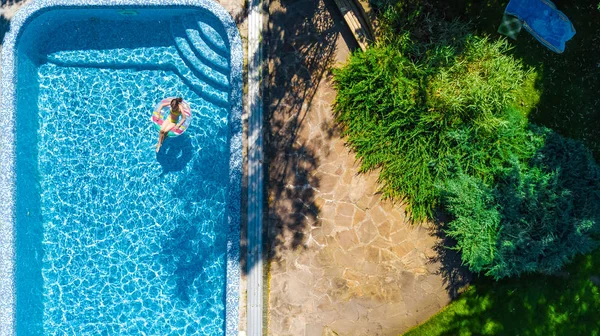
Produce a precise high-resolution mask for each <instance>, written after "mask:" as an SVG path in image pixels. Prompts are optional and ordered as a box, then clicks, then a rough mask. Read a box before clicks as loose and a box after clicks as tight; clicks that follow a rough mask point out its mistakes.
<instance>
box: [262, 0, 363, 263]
mask: <svg viewBox="0 0 600 336" xmlns="http://www.w3.org/2000/svg"><path fill="white" fill-rule="evenodd" d="M269 13H270V18H269V27H268V35H267V36H268V52H267V53H266V54H267V55H268V57H267V59H268V61H267V62H268V64H267V68H268V82H267V83H266V85H265V97H264V101H265V112H266V113H265V121H266V122H265V125H266V126H267V131H266V132H267V135H266V146H265V149H266V150H265V152H266V153H265V154H266V155H265V156H266V158H267V162H265V168H266V169H265V174H266V177H265V178H266V179H267V181H268V190H267V196H268V197H267V199H268V213H267V214H266V220H265V224H266V235H267V241H268V244H269V246H266V250H267V251H269V252H268V253H266V254H265V258H267V259H268V260H274V259H277V258H278V256H279V255H280V254H281V253H282V251H284V250H287V249H302V248H304V247H305V244H306V240H307V238H308V237H307V236H306V232H307V231H310V230H309V229H310V227H311V226H318V225H319V221H318V219H317V217H318V214H319V208H318V206H317V203H316V201H315V191H314V190H315V189H317V188H319V179H318V178H317V177H316V176H315V172H316V169H317V167H318V166H319V161H320V160H319V156H320V150H321V148H319V147H318V145H315V144H318V143H319V140H320V141H321V142H320V143H322V141H326V140H328V139H330V138H331V137H333V136H335V135H338V134H339V130H338V129H337V127H336V126H335V125H330V124H327V125H324V124H322V125H320V127H322V128H324V129H323V130H322V138H321V139H318V140H317V141H316V142H312V141H311V142H310V143H306V142H304V141H305V139H306V138H307V137H306V136H304V137H301V136H300V133H304V132H306V133H304V134H305V135H306V134H308V133H309V132H310V131H311V128H310V126H309V124H308V119H309V118H314V117H315V116H316V115H317V114H319V113H321V111H322V107H323V106H322V104H321V101H320V97H316V95H317V94H318V90H319V88H320V87H321V85H322V83H323V81H325V80H328V79H330V68H331V67H332V66H333V65H334V64H335V61H336V49H337V43H338V39H340V36H341V38H343V39H344V40H345V42H346V43H353V42H352V41H353V40H351V38H350V36H351V35H350V31H349V30H348V28H347V27H346V26H345V24H344V22H343V19H342V18H341V15H340V13H339V10H338V9H337V7H335V4H334V3H333V1H331V0H325V1H308V0H300V1H294V0H281V1H272V2H271V4H270V8H269ZM354 43H355V42H354ZM351 45H352V44H351ZM353 46H354V45H353ZM309 111H310V112H309ZM309 114H310V116H309ZM313 138H314V137H313Z"/></svg>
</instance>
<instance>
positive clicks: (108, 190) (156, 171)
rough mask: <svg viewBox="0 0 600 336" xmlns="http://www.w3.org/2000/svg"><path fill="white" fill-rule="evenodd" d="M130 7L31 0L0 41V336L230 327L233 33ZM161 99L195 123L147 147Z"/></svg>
mask: <svg viewBox="0 0 600 336" xmlns="http://www.w3.org/2000/svg"><path fill="white" fill-rule="evenodd" d="M141 2H142V1H136V0H125V1H119V2H118V4H119V6H118V7H116V6H115V5H114V4H115V2H114V1H103V2H98V1H94V6H87V4H86V1H83V0H78V1H67V0H63V1H56V0H53V1H50V0H47V1H46V0H43V1H36V2H34V3H33V4H32V5H31V6H29V7H28V8H26V9H25V10H23V11H22V12H20V13H19V14H18V15H17V16H16V17H15V18H14V19H13V22H12V24H11V31H10V32H9V34H7V36H6V38H5V42H4V45H3V64H2V70H3V74H2V79H3V80H2V85H3V92H2V98H3V99H2V113H1V114H0V115H1V117H0V120H1V121H2V124H3V125H5V126H4V127H5V132H2V135H0V137H1V141H2V142H1V144H2V147H1V148H0V155H1V159H2V165H1V173H2V174H1V175H2V176H1V177H0V184H1V185H2V186H3V188H2V191H1V197H2V199H3V204H2V205H1V206H0V211H1V214H2V218H1V219H0V220H1V222H0V242H1V244H0V258H1V259H0V262H1V264H0V266H1V267H2V269H1V270H0V285H1V287H0V295H1V297H0V323H1V326H0V333H1V334H2V335H7V334H14V333H15V332H16V334H19V335H20V334H23V335H34V334H35V335H40V334H47V335H55V334H65V335H84V334H85V335H87V334H89V335H117V334H119V335H125V334H128V335H133V334H135V335H142V334H147V335H234V334H237V302H238V301H237V300H238V279H239V263H238V259H239V251H238V250H239V220H240V181H241V121H240V115H241V57H242V54H241V53H242V52H241V43H240V39H239V35H238V32H237V28H236V26H235V23H234V22H233V20H232V18H231V17H230V16H229V14H227V13H226V12H225V10H224V9H222V8H221V7H220V6H219V5H218V4H216V3H214V2H213V1H211V0H207V1H172V3H169V2H168V1H143V2H144V4H139V3H141ZM102 3H105V4H106V5H103V4H102ZM169 96H182V97H184V99H185V100H186V101H187V102H189V104H190V105H191V107H192V111H193V118H194V119H193V124H192V125H191V127H190V128H189V129H188V131H187V132H186V133H185V134H184V135H181V136H179V137H176V138H170V139H167V140H166V141H165V143H164V144H163V148H162V149H161V151H160V152H159V153H158V154H156V153H155V151H154V144H155V143H156V140H157V131H156V130H155V128H154V126H153V125H152V124H151V123H150V121H149V118H150V114H151V112H152V109H153V107H154V105H155V104H156V103H157V102H158V101H160V100H161V99H162V98H164V97H169ZM6 130H8V131H6Z"/></svg>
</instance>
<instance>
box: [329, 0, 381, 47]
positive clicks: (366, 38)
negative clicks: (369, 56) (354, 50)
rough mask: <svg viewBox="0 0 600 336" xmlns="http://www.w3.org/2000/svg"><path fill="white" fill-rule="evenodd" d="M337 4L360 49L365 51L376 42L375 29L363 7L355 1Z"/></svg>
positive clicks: (341, 0) (337, 2)
mask: <svg viewBox="0 0 600 336" xmlns="http://www.w3.org/2000/svg"><path fill="white" fill-rule="evenodd" d="M334 1H335V4H336V5H337V6H338V8H339V9H340V12H342V16H343V17H344V21H346V24H347V25H348V27H350V31H351V32H352V35H354V38H355V39H356V42H358V45H359V46H360V48H361V49H362V50H363V51H365V49H367V45H368V44H369V43H370V42H372V41H374V36H373V29H372V28H371V25H370V22H369V20H368V18H367V15H366V14H365V12H364V10H363V8H362V6H361V5H360V4H357V3H356V1H355V0H334Z"/></svg>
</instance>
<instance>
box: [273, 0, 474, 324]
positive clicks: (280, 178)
mask: <svg viewBox="0 0 600 336" xmlns="http://www.w3.org/2000/svg"><path fill="white" fill-rule="evenodd" d="M269 15H270V17H269V38H268V43H269V53H268V57H269V60H268V61H269V79H268V80H269V84H268V88H267V89H266V90H265V95H266V96H267V102H266V103H265V106H266V109H267V111H265V113H267V115H268V118H269V119H268V122H269V123H270V125H269V126H270V140H269V145H268V149H267V156H268V158H269V160H270V164H269V168H268V170H269V176H268V178H269V181H268V199H269V214H268V218H266V219H265V226H266V227H267V230H268V238H269V239H268V240H269V243H270V254H269V258H270V274H269V278H270V283H269V286H270V288H269V290H270V291H269V301H268V304H265V305H266V306H267V307H268V308H267V309H268V312H267V315H268V330H269V331H268V334H269V335H278V336H280V335H322V334H331V332H333V333H334V334H338V335H398V334H399V333H401V332H404V331H406V330H407V329H409V328H411V327H413V326H415V325H417V324H419V323H421V322H424V321H425V320H427V319H428V318H429V317H431V316H432V315H433V314H435V313H437V312H438V311H439V310H440V309H441V308H442V307H444V306H445V305H447V304H448V303H449V301H450V300H451V297H452V296H453V295H455V294H456V292H457V291H458V287H460V286H462V285H464V283H465V282H464V280H465V279H464V278H463V276H464V275H463V273H461V270H460V269H458V268H454V267H455V265H456V264H457V260H455V259H454V256H451V255H448V254H447V253H446V252H444V250H443V249H442V248H441V245H440V244H441V243H442V242H443V241H442V240H443V238H441V237H438V236H437V235H436V234H435V232H434V231H433V230H432V228H433V225H432V224H429V223H425V224H422V225H412V224H410V223H408V221H407V219H406V217H405V214H404V208H403V207H401V206H399V205H394V204H392V203H390V202H386V201H383V200H382V199H381V197H380V196H379V195H378V194H377V175H378V174H377V172H369V173H367V174H359V173H358V168H359V163H358V162H357V161H356V158H355V155H354V154H353V153H352V152H350V151H349V149H348V148H347V147H346V146H345V145H344V140H343V139H341V138H340V131H339V128H338V126H337V125H336V123H335V121H334V117H333V114H332V108H331V104H332V102H333V101H334V98H335V91H334V89H333V87H332V77H331V71H330V69H331V67H332V66H336V65H339V64H340V63H343V62H345V61H346V60H347V58H348V57H349V54H350V51H351V50H353V49H354V48H356V45H355V41H354V40H353V39H352V36H351V35H350V32H349V31H348V30H347V29H348V28H347V27H346V26H345V25H344V24H343V19H342V18H341V15H340V14H339V12H337V8H336V7H335V5H334V3H333V1H332V0H318V1H317V0H315V1H313V0H299V1H284V0H272V1H271V2H270V9H269ZM439 252H441V254H442V255H440V253H439ZM458 263H459V262H458Z"/></svg>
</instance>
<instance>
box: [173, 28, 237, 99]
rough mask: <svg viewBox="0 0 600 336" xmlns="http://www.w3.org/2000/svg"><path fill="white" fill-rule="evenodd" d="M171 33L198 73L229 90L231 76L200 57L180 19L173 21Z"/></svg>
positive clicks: (181, 53) (185, 59) (184, 58)
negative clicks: (190, 42) (189, 40)
mask: <svg viewBox="0 0 600 336" xmlns="http://www.w3.org/2000/svg"><path fill="white" fill-rule="evenodd" d="M170 27H171V33H172V35H173V40H174V41H175V46H176V47H177V50H178V51H179V53H180V55H181V59H182V60H183V61H184V62H185V63H187V64H188V67H189V68H191V69H192V70H194V72H195V73H196V75H197V76H198V77H199V78H200V79H201V80H204V81H206V82H209V83H210V84H211V85H212V86H214V87H216V88H218V89H221V90H223V91H229V78H227V76H226V75H224V74H223V73H221V72H218V71H215V70H214V69H212V68H211V67H210V66H208V65H206V64H205V63H204V62H203V61H202V60H201V59H199V58H198V57H197V56H196V54H195V53H194V51H193V50H192V47H191V46H190V44H189V42H188V40H187V38H186V36H187V35H186V33H185V28H184V27H183V25H182V23H181V22H180V21H179V20H173V21H171V25H170Z"/></svg>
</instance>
